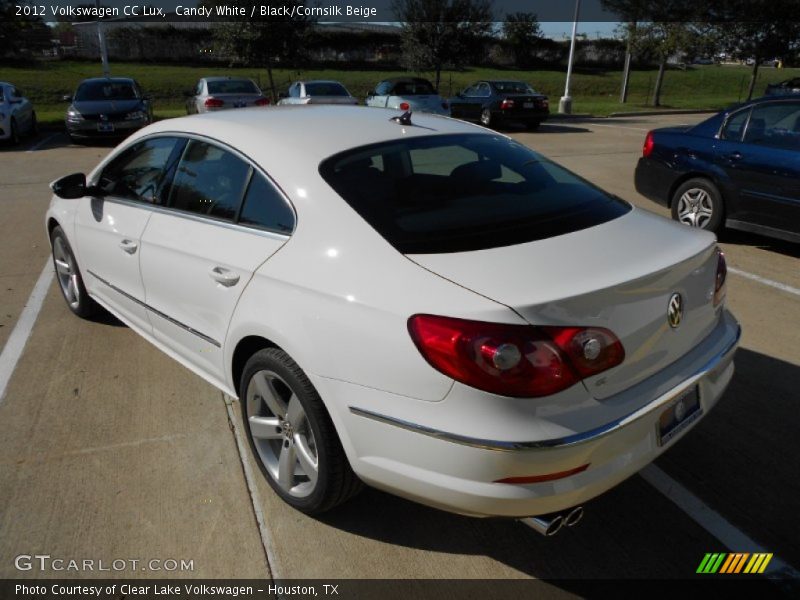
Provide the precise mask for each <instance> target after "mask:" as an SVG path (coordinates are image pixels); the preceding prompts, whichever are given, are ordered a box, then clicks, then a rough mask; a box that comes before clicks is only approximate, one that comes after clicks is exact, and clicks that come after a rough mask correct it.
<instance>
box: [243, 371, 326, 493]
mask: <svg viewBox="0 0 800 600" xmlns="http://www.w3.org/2000/svg"><path fill="white" fill-rule="evenodd" d="M247 415H248V417H247V423H248V426H249V427H250V434H251V436H252V438H253V444H254V446H255V448H256V451H257V452H258V456H259V458H260V459H261V461H262V462H263V464H264V467H265V468H266V470H267V472H268V473H269V475H270V476H271V477H272V478H273V479H274V481H275V482H277V483H278V485H279V486H280V487H281V489H282V490H284V491H285V492H286V493H287V494H290V495H291V496H294V497H296V498H305V497H307V496H309V495H310V494H312V493H313V492H314V488H315V487H316V485H317V477H318V474H319V455H318V452H317V444H316V440H315V439H314V433H313V431H312V429H311V426H310V424H309V421H308V417H307V416H306V412H305V410H304V409H303V405H302V404H301V403H300V400H299V398H298V397H297V395H296V394H295V393H294V392H292V390H291V388H290V387H289V384H287V383H286V381H284V380H283V378H281V376H280V375H278V374H277V373H275V372H273V371H267V370H262V371H258V372H257V373H255V374H254V375H253V377H252V379H251V380H250V385H249V386H248V388H247Z"/></svg>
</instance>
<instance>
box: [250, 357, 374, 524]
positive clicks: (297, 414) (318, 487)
mask: <svg viewBox="0 0 800 600" xmlns="http://www.w3.org/2000/svg"><path fill="white" fill-rule="evenodd" d="M239 389H240V391H241V393H240V397H241V409H242V419H243V421H244V429H245V431H246V432H247V439H248V441H249V443H250V450H251V451H252V452H253V456H254V457H255V458H256V461H257V462H258V465H259V467H260V468H261V471H262V473H263V474H264V476H265V477H266V479H267V482H268V483H269V485H270V487H272V489H273V490H274V491H275V493H276V494H278V496H280V497H281V498H282V499H283V500H284V501H285V502H286V503H287V504H289V505H290V506H292V507H294V508H296V509H297V510H300V511H302V512H304V513H306V514H309V515H317V514H321V513H323V512H326V511H328V510H330V509H332V508H334V507H336V506H338V505H339V504H342V503H343V502H345V501H347V500H349V499H350V498H351V497H353V496H354V495H355V494H357V493H358V492H359V491H360V490H361V488H362V487H363V484H362V483H361V481H360V480H359V479H358V477H357V476H356V474H355V473H354V472H353V470H352V468H351V467H350V463H349V462H348V460H347V456H346V455H345V453H344V449H343V448H342V444H341V442H340V441H339V436H338V435H337V433H336V429H335V428H334V425H333V421H331V418H330V415H329V414H328V411H327V410H326V408H325V406H324V405H323V403H322V399H321V398H320V397H319V394H318V393H317V391H316V389H314V386H313V385H312V383H311V381H309V379H308V377H307V376H306V374H305V373H304V372H303V370H302V369H301V368H300V367H299V365H298V364H297V363H296V362H294V360H292V359H291V357H290V356H289V355H288V354H286V353H285V352H283V350H280V349H278V348H266V349H263V350H260V351H258V352H256V353H255V354H254V355H253V356H252V357H251V358H250V359H249V360H248V361H247V364H246V365H245V367H244V371H243V373H242V378H241V385H240V387H239ZM286 466H288V467H289V468H286ZM298 470H299V472H298Z"/></svg>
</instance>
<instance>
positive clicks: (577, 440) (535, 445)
mask: <svg viewBox="0 0 800 600" xmlns="http://www.w3.org/2000/svg"><path fill="white" fill-rule="evenodd" d="M741 335H742V328H741V327H740V326H739V325H738V324H737V325H736V335H735V337H734V339H733V340H731V341H730V342H729V343H728V344H727V345H726V346H725V347H724V348H723V349H722V351H721V352H719V353H718V354H717V355H716V356H714V357H712V358H711V359H710V360H709V361H708V362H707V363H705V364H704V365H703V366H702V367H700V368H699V369H697V370H696V371H695V372H694V374H692V375H691V376H690V377H688V378H687V379H685V380H684V381H683V382H681V383H680V384H678V385H677V386H675V387H674V388H672V389H671V390H669V391H667V392H665V393H664V394H661V395H660V396H659V397H658V398H656V399H655V400H653V401H652V402H649V403H648V404H646V405H644V406H643V407H641V408H639V409H637V410H635V411H633V412H631V413H628V414H627V415H624V416H622V417H619V418H617V419H614V420H613V421H610V422H609V423H606V424H605V425H601V426H599V427H595V428H594V429H590V430H589V431H582V432H580V433H575V434H572V435H567V436H564V437H560V438H551V439H547V440H537V441H521V442H514V441H511V442H507V441H503V440H486V439H481V438H473V437H469V436H465V435H460V434H457V433H450V432H447V431H442V430H439V429H434V428H432V427H427V426H425V425H419V424H417V423H411V422H410V421H405V420H403V419H398V418H396V417H389V416H386V415H382V414H379V413H376V412H373V411H370V410H365V409H363V408H358V407H355V406H350V407H348V408H349V410H350V412H351V413H352V414H354V415H357V416H359V417H364V418H366V419H371V420H373V421H378V422H379V423H385V424H387V425H393V426H394V427H399V428H400V429H405V430H407V431H412V432H414V433H419V434H422V435H426V436H429V437H433V438H436V439H439V440H443V441H445V442H451V443H454V444H460V445H462V446H470V447H472V448H479V449H481V450H494V451H498V452H517V451H525V450H543V449H548V448H565V447H570V446H577V445H579V444H585V443H587V442H593V441H596V440H598V439H600V438H602V437H605V436H607V435H609V434H611V433H614V432H615V431H618V430H619V429H622V428H623V427H626V426H627V425H630V424H631V423H634V422H635V421H638V420H639V419H641V418H642V417H644V416H645V415H647V414H649V413H651V412H653V411H654V410H657V409H658V408H660V407H662V406H664V405H666V404H668V403H669V402H670V401H672V400H673V399H674V398H675V397H676V396H678V395H680V394H682V393H683V392H684V391H686V390H687V389H689V388H690V387H691V386H693V385H695V384H696V383H697V382H698V381H699V380H700V379H701V378H703V377H704V376H706V375H709V374H711V375H713V374H716V373H719V372H720V371H722V370H723V369H724V368H725V367H727V366H728V365H729V364H730V362H731V360H732V359H733V354H734V351H735V350H736V347H737V346H738V345H739V340H740V338H741Z"/></svg>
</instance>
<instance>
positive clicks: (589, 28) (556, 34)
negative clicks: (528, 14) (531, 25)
mask: <svg viewBox="0 0 800 600" xmlns="http://www.w3.org/2000/svg"><path fill="white" fill-rule="evenodd" d="M617 25H618V23H613V22H602V23H593V22H586V23H583V22H581V21H578V33H585V34H586V35H587V36H588V37H589V39H595V38H597V37H601V38H609V37H613V35H614V29H616V27H617ZM539 26H540V27H541V28H542V34H543V35H544V36H545V37H549V38H552V39H554V40H563V39H565V38H569V37H570V36H572V21H569V22H545V23H539Z"/></svg>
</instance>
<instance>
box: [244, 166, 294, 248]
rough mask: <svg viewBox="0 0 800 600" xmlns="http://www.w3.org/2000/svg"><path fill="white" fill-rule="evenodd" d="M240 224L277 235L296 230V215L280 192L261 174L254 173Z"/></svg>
mask: <svg viewBox="0 0 800 600" xmlns="http://www.w3.org/2000/svg"><path fill="white" fill-rule="evenodd" d="M239 223H241V224H242V225H248V226H251V227H258V228H259V229H266V230H268V231H275V232H277V233H284V234H289V233H291V232H292V230H293V229H294V214H293V213H292V210H291V209H290V208H289V205H288V204H286V201H285V200H284V199H283V197H282V196H281V194H280V192H278V190H277V189H275V187H274V186H273V185H272V184H271V183H270V182H269V181H267V179H266V178H265V177H264V176H263V175H261V174H260V173H253V178H252V179H251V180H250V185H249V186H248V188H247V194H246V195H245V197H244V205H243V206H242V214H241V216H240V217H239Z"/></svg>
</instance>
